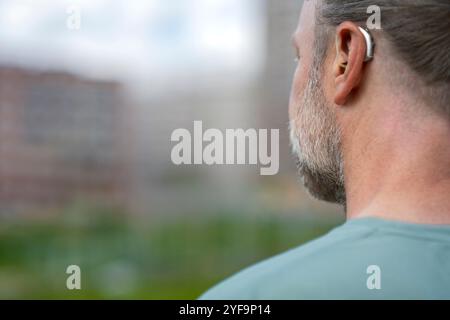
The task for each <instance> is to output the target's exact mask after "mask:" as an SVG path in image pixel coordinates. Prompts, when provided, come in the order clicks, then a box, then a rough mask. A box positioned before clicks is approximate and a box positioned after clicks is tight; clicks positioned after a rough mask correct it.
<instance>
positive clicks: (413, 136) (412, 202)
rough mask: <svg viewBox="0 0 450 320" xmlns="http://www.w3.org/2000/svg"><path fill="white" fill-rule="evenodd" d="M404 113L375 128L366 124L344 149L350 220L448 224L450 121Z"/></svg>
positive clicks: (449, 202) (348, 216)
mask: <svg viewBox="0 0 450 320" xmlns="http://www.w3.org/2000/svg"><path fill="white" fill-rule="evenodd" d="M388 109H389V108H388ZM393 110H395V108H391V109H390V112H395V111H393ZM387 111H388V110H387ZM403 111H404V110H402V112H397V114H391V115H390V116H389V119H385V118H383V121H380V122H378V123H382V126H379V127H377V128H376V130H371V129H370V128H371V127H370V125H367V123H366V124H363V126H364V125H365V127H366V129H367V128H369V130H365V131H363V130H360V131H359V130H358V131H357V133H354V134H353V138H351V141H349V143H348V144H347V145H349V146H351V148H347V149H344V150H346V151H347V154H346V155H345V156H344V161H345V167H344V172H345V177H346V193H347V218H348V219H352V218H359V217H380V218H384V219H388V220H398V221H404V222H410V223H423V224H450V123H449V121H448V119H445V118H444V117H442V116H437V115H430V114H428V115H426V116H423V117H420V118H419V117H416V118H414V119H417V120H411V117H408V115H407V114H405V113H404V112H403ZM385 114H386V113H385ZM360 132H367V133H366V134H360ZM368 133H371V134H368ZM344 153H345V152H344Z"/></svg>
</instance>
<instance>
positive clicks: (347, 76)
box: [289, 0, 450, 224]
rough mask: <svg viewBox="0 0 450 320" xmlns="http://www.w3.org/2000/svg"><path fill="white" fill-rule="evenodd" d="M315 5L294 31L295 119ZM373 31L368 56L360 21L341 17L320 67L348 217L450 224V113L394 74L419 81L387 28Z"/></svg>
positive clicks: (307, 63) (306, 68) (307, 7)
mask: <svg viewBox="0 0 450 320" xmlns="http://www.w3.org/2000/svg"><path fill="white" fill-rule="evenodd" d="M316 5H317V3H316V1H313V0H310V1H305V2H304V5H303V8H302V12H301V16H300V20H299V24H298V27H297V30H296V31H295V33H294V36H293V42H294V46H295V48H296V50H297V51H298V53H299V55H300V59H299V61H298V65H297V69H296V72H295V75H294V79H293V83H292V90H291V99H290V104H289V117H290V119H291V120H295V118H296V116H297V113H298V112H299V102H300V98H299V97H300V96H301V94H302V92H303V90H304V89H305V87H306V83H307V81H308V72H309V70H310V68H311V65H312V62H313V54H314V50H312V48H314V37H315V33H314V26H315V18H314V17H315V6H316ZM319 5H320V4H319ZM374 37H375V42H376V45H377V47H376V51H375V58H374V60H372V61H370V62H364V57H365V50H366V44H365V40H364V37H363V36H362V34H361V32H360V31H359V30H358V26H357V25H356V24H354V23H352V22H344V23H342V24H341V25H340V26H338V27H337V28H336V29H335V34H334V39H332V40H333V41H330V45H329V48H328V50H327V55H326V59H325V61H324V63H323V69H322V80H321V85H322V88H323V91H324V95H325V99H326V101H327V108H331V111H332V112H333V113H334V115H335V119H336V122H337V124H338V126H339V128H340V131H341V150H342V155H343V160H344V177H345V190H346V192H345V194H346V199H347V200H346V215H347V219H353V218H360V217H379V218H384V219H389V220H398V221H403V222H410V223H423V224H450V120H449V119H448V117H446V116H444V115H442V114H440V113H438V112H437V111H432V110H434V109H433V108H432V106H430V105H428V104H427V102H426V101H424V100H423V99H420V98H418V96H417V94H416V93H415V92H414V90H411V88H408V87H407V86H405V85H403V84H402V83H401V81H399V80H398V79H396V75H397V74H405V75H406V76H405V78H407V79H412V80H413V81H417V80H418V81H420V79H418V78H417V77H418V76H417V75H416V74H413V73H412V72H411V70H410V69H409V68H408V67H407V66H406V65H405V64H404V63H403V62H402V61H400V60H399V59H398V58H397V57H396V56H395V55H394V54H392V50H391V49H390V47H389V44H388V43H387V41H386V40H385V39H384V38H383V36H382V32H380V34H378V33H377V34H374ZM343 63H345V64H346V66H345V67H342V64H343ZM415 78H417V79H415Z"/></svg>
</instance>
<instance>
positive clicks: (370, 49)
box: [359, 27, 375, 62]
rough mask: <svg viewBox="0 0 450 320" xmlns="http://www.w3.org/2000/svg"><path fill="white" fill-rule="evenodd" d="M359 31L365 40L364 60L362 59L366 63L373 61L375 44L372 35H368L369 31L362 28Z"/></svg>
mask: <svg viewBox="0 0 450 320" xmlns="http://www.w3.org/2000/svg"><path fill="white" fill-rule="evenodd" d="M359 30H360V31H361V33H362V34H363V36H364V39H365V40H366V58H365V59H364V61H365V62H367V61H370V60H372V59H373V53H374V49H375V42H374V41H373V38H372V35H371V34H370V32H369V30H367V29H366V28H363V27H359Z"/></svg>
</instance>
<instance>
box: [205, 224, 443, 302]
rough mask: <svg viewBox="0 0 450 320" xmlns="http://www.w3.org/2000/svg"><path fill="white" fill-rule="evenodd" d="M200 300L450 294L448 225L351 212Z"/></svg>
mask: <svg viewBox="0 0 450 320" xmlns="http://www.w3.org/2000/svg"><path fill="white" fill-rule="evenodd" d="M199 299H205V300H211V299H215V300H223V299H237V300H240V299H268V300H271V299H450V225H445V226H436V225H419V224H409V223H401V222H394V221H387V220H381V219H376V218H361V219H353V220H350V221H347V222H346V223H344V224H343V225H342V226H340V227H337V228H336V229H334V230H332V231H331V232H329V233H328V234H327V235H325V236H323V237H321V238H319V239H317V240H314V241H312V242H310V243H308V244H306V245H302V246H299V247H297V248H294V249H291V250H289V251H287V252H285V253H282V254H279V255H277V256H275V257H273V258H270V259H268V260H265V261H263V262H260V263H258V264H256V265H254V266H251V267H249V268H247V269H245V270H243V271H241V272H239V273H237V274H236V275H234V276H232V277H230V278H228V279H226V280H225V281H223V282H221V283H219V284H218V285H216V286H215V287H213V288H212V289H210V290H208V291H207V292H206V293H204V294H203V295H202V296H201V297H200V298H199Z"/></svg>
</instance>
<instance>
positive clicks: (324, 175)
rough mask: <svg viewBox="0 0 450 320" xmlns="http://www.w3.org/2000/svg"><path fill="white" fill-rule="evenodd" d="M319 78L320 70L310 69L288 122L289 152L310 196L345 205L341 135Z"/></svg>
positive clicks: (317, 68) (316, 68)
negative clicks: (290, 150) (301, 93)
mask: <svg viewBox="0 0 450 320" xmlns="http://www.w3.org/2000/svg"><path fill="white" fill-rule="evenodd" d="M319 79H320V75H319V67H317V66H316V67H314V66H313V69H312V71H311V72H310V77H309V80H308V84H307V86H306V89H305V91H304V93H303V96H302V99H301V100H302V101H301V105H300V106H299V108H298V110H299V111H298V113H297V117H296V118H295V119H292V120H291V122H290V136H291V145H292V150H293V153H294V155H295V156H296V158H297V167H298V172H299V174H300V177H301V178H302V182H303V184H304V186H305V187H306V189H307V190H308V191H309V193H310V194H311V195H312V196H313V197H315V198H317V199H319V200H324V201H327V202H332V203H339V204H343V205H344V206H345V203H346V196H345V185H344V172H343V171H344V169H343V167H344V165H343V157H342V152H341V139H340V137H341V134H340V130H339V128H338V126H337V123H336V120H335V116H334V114H333V113H332V112H331V106H328V105H327V101H326V100H325V98H324V93H323V90H322V89H321V86H320V82H319Z"/></svg>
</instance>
